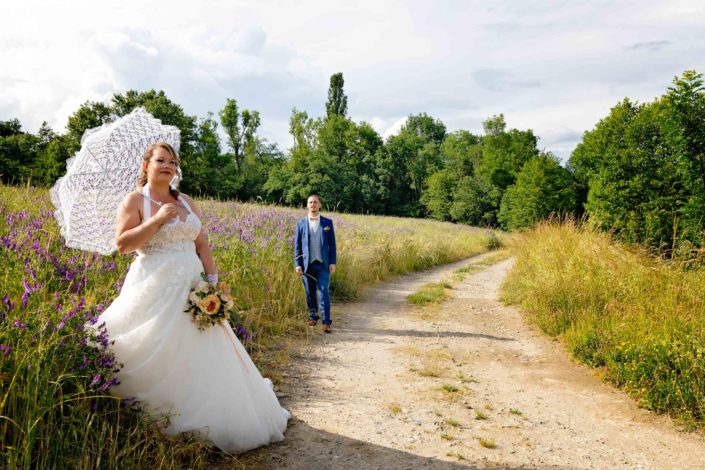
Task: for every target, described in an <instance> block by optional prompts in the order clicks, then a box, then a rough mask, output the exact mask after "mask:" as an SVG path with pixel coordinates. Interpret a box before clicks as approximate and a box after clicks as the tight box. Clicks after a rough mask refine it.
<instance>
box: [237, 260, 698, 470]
mask: <svg viewBox="0 0 705 470" xmlns="http://www.w3.org/2000/svg"><path fill="white" fill-rule="evenodd" d="M477 260H478V258H475V259H473V260H468V261H464V262H461V263H456V264H453V265H447V266H444V267H441V268H438V269H435V270H433V271H427V272H424V273H417V274H413V275H409V276H404V277H400V278H398V279H396V280H394V281H392V282H388V283H384V284H381V285H378V286H376V287H375V288H373V289H370V290H368V291H367V292H366V294H365V296H364V297H365V299H364V300H363V301H361V302H358V303H351V304H344V305H334V308H333V320H334V332H333V333H332V334H330V335H328V334H323V333H322V332H320V329H319V328H316V329H315V330H314V331H313V334H312V337H311V341H310V342H308V343H307V344H306V345H302V346H300V347H298V348H296V349H297V352H296V353H293V354H292V359H291V366H290V371H289V373H287V374H286V375H285V382H286V383H285V384H284V386H283V388H282V391H281V395H282V403H283V404H284V405H285V406H286V407H288V408H289V409H290V410H291V412H292V413H293V416H294V418H293V419H292V421H291V422H290V428H289V430H288V431H287V434H286V440H285V441H284V442H283V443H280V444H276V445H272V446H269V447H267V448H264V449H260V450H257V451H254V452H252V453H250V454H248V455H246V456H244V457H245V458H244V462H246V463H247V464H248V466H252V467H253V468H272V469H275V468H276V469H307V470H318V469H358V470H363V469H364V470H366V469H424V468H428V469H456V468H570V469H593V468H595V469H597V468H599V469H614V468H620V469H621V468H626V469H669V468H672V469H705V438H704V437H703V436H702V435H701V434H697V433H684V432H679V431H678V430H677V428H676V427H675V426H674V425H673V424H672V423H671V422H670V421H669V420H668V419H667V418H665V417H662V416H657V415H654V414H653V413H649V412H647V411H644V410H641V409H639V408H637V406H636V405H635V404H634V402H633V401H632V400H631V399H630V398H628V397H627V396H626V395H625V394H624V393H622V392H620V391H618V390H616V389H615V388H613V387H611V386H609V385H606V384H603V383H601V382H600V381H599V380H598V379H596V378H595V376H594V375H593V373H592V372H591V371H590V370H589V369H588V368H586V367H584V366H582V365H580V364H577V363H575V362H574V361H572V360H571V359H570V358H569V357H568V355H567V353H566V352H565V351H564V349H563V348H562V346H561V345H560V344H559V343H558V342H556V341H553V340H551V339H549V338H547V337H546V336H544V335H543V334H542V333H540V332H539V331H538V330H536V329H535V328H534V327H532V326H530V325H528V324H527V323H526V321H525V320H524V319H523V318H522V316H521V314H520V312H519V311H518V310H517V309H515V308H511V307H506V306H504V305H502V303H501V302H499V301H498V300H497V291H498V287H499V285H500V283H501V281H502V279H503V278H504V276H505V275H506V273H507V272H508V270H509V269H510V268H511V260H508V261H503V262H501V263H499V264H496V265H494V266H492V267H490V268H488V269H485V270H484V271H481V272H479V273H477V274H475V275H469V276H467V277H466V278H465V280H463V281H461V282H458V283H455V284H454V289H453V291H452V292H453V297H452V298H451V299H449V300H447V301H445V302H443V303H442V304H440V305H437V306H431V307H425V308H419V307H414V306H411V305H410V304H408V302H407V301H406V296H407V295H408V294H410V293H412V292H414V291H415V290H416V289H418V288H419V287H420V286H421V285H423V284H425V283H428V282H434V281H439V280H444V279H449V278H450V277H451V275H452V273H453V272H454V271H455V270H456V269H457V268H459V267H461V266H465V265H467V264H469V263H472V262H476V261H477ZM493 445H494V447H492V446H493ZM487 446H489V447H487Z"/></svg>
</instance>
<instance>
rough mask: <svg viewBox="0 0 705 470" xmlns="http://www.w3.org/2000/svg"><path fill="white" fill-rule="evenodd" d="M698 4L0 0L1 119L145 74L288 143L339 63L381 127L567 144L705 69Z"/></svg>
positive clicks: (193, 108) (41, 114)
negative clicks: (253, 120) (506, 130)
mask: <svg viewBox="0 0 705 470" xmlns="http://www.w3.org/2000/svg"><path fill="white" fill-rule="evenodd" d="M703 13H705V5H703V4H701V2H696V1H688V0H675V1H665V0H662V1H657V0H646V1H636V0H621V1H607V0H605V1H591V2H569V1H567V0H543V1H535V2H515V1H509V0H503V1H493V2H480V1H467V2H466V1H455V0H439V1H438V2H426V1H421V0H412V1H405V2H379V1H373V0H360V1H355V2H349V1H342V0H303V1H300V2H287V1H284V0H261V1H257V2H254V1H251V2H250V1H231V0H206V1H203V2H200V4H199V5H198V6H196V5H195V4H194V3H193V2H185V1H183V0H174V1H166V0H155V1H150V2H139V1H137V0H121V1H119V2H118V1H117V0H106V1H103V2H95V3H92V4H91V3H86V2H82V1H79V0H64V1H49V0H45V1H42V0H24V1H23V2H13V3H12V4H11V5H5V4H3V5H2V6H0V63H2V64H3V68H2V69H0V119H10V118H14V117H17V118H19V119H20V120H21V122H22V123H23V126H24V127H25V128H27V129H29V130H31V131H36V129H38V127H39V125H40V124H41V122H42V121H44V120H46V121H49V123H50V124H51V125H52V126H53V127H54V128H55V129H57V130H61V129H62V128H63V127H64V125H65V124H66V119H67V117H68V116H69V115H70V114H71V113H73V112H74V111H75V110H76V108H77V107H78V106H79V105H80V104H81V103H83V102H84V101H86V100H107V99H109V98H110V96H111V95H112V94H113V93H115V92H124V91H126V90H127V89H131V88H134V89H140V90H147V89H151V88H154V89H162V90H164V91H165V93H166V94H167V96H169V97H170V98H171V99H172V100H174V101H175V102H177V103H179V104H181V105H182V106H183V107H184V109H185V110H186V112H187V113H190V114H195V115H198V116H200V117H203V116H205V114H206V112H208V111H213V112H217V111H218V110H219V109H220V108H222V106H223V104H224V103H225V99H226V98H235V99H237V100H238V102H239V103H240V105H241V106H242V107H245V108H250V109H257V110H260V112H261V114H262V122H263V124H262V128H261V131H262V134H263V135H264V136H265V137H267V138H268V139H270V140H272V141H275V142H278V143H279V144H280V146H281V147H283V148H286V147H288V146H289V145H290V143H291V139H290V137H289V136H288V134H287V129H288V119H289V115H290V112H291V109H292V108H293V107H296V108H298V109H301V110H305V111H308V112H309V114H311V115H312V116H316V115H320V114H322V112H323V106H324V102H325V99H326V89H327V86H328V78H329V77H330V75H331V74H332V73H335V72H343V73H344V77H345V80H346V91H347V93H348V96H349V112H350V115H351V117H352V118H353V119H355V120H358V121H359V120H366V121H368V122H370V123H371V124H372V125H373V127H375V129H377V130H378V131H379V132H380V133H381V134H382V135H385V136H388V135H390V133H395V132H397V131H398V129H399V127H400V126H401V125H402V124H403V122H404V120H405V119H406V116H408V115H409V114H416V113H421V112H426V113H428V114H430V115H432V116H433V117H435V118H438V119H441V120H442V121H443V122H444V123H445V124H446V126H447V127H448V129H449V131H453V130H456V129H460V128H463V129H469V130H471V131H474V132H481V129H482V121H483V120H484V119H486V118H488V117H489V116H491V115H494V114H499V113H504V114H505V116H506V117H507V121H508V125H509V126H510V127H517V128H532V129H533V130H534V131H535V132H536V133H537V135H539V136H540V137H541V140H540V145H542V146H543V147H545V148H546V149H547V150H552V151H554V152H555V153H557V154H559V155H560V156H562V157H564V158H565V157H567V156H568V155H569V153H570V151H571V150H572V148H573V147H574V145H575V143H577V141H579V139H580V136H581V135H582V133H583V132H584V131H585V130H586V129H590V128H591V127H593V126H594V124H595V123H596V122H597V120H598V119H600V118H602V117H604V116H605V115H606V114H607V113H608V112H609V108H610V107H611V106H613V105H614V104H616V103H617V102H618V101H619V100H621V99H622V98H624V97H625V96H629V97H631V98H632V99H634V100H638V101H648V100H651V99H653V98H654V97H656V96H658V95H660V94H662V93H663V92H664V91H665V89H666V87H667V86H668V85H669V83H670V81H671V79H672V78H673V76H675V75H679V74H680V73H682V72H683V71H684V70H686V69H696V70H699V71H703V72H705V29H703V28H702V26H703V18H705V16H704V15H703Z"/></svg>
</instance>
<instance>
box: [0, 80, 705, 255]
mask: <svg viewBox="0 0 705 470" xmlns="http://www.w3.org/2000/svg"><path fill="white" fill-rule="evenodd" d="M137 106H144V107H145V108H146V109H147V110H148V111H149V112H150V113H152V114H153V115H154V116H155V117H157V118H159V119H161V120H162V122H163V123H165V124H171V125H175V126H177V127H178V128H179V129H180V130H181V151H180V154H181V160H182V171H183V174H184V181H183V183H182V190H183V191H184V192H187V193H190V194H195V195H202V196H211V197H217V198H222V199H238V200H261V201H264V202H276V203H281V204H287V205H300V204H301V203H302V201H304V200H305V198H306V196H307V195H308V194H310V193H311V192H316V193H318V194H320V195H321V197H322V199H323V201H324V204H325V205H327V207H328V209H335V210H339V211H346V212H356V213H373V214H385V215H398V216H410V217H431V218H435V219H438V220H444V221H451V222H457V223H464V224H470V225H478V226H491V227H502V228H505V229H514V228H520V227H526V226H530V225H532V224H534V223H535V222H536V221H539V220H542V219H544V218H546V217H548V216H550V215H551V214H574V215H577V216H580V215H582V214H583V213H586V214H587V215H588V216H589V219H590V220H592V221H595V223H597V224H598V225H599V226H600V227H602V228H604V229H608V230H613V231H615V232H616V233H619V234H620V235H622V236H624V237H625V238H626V239H628V240H630V241H635V242H642V243H646V244H648V245H650V246H654V247H658V248H660V249H664V250H669V249H672V248H673V247H674V246H675V245H676V241H677V240H680V241H681V242H688V243H691V244H692V245H693V246H702V241H703V240H702V238H703V233H702V232H703V230H702V220H703V215H705V209H704V207H705V206H704V205H703V202H705V201H703V198H704V197H705V113H703V111H705V91H704V88H703V81H702V76H701V75H700V74H697V73H696V72H694V71H687V72H685V73H684V74H683V75H682V77H676V78H675V79H674V82H673V86H672V87H670V88H669V89H668V90H667V92H666V93H665V94H664V95H663V96H662V97H660V98H658V99H656V100H654V101H653V102H650V103H645V104H638V103H633V102H631V101H630V100H628V99H625V100H623V101H621V102H620V103H618V104H617V105H616V106H615V107H613V108H612V109H611V110H610V112H609V114H608V115H607V117H605V118H604V119H602V120H600V121H599V122H598V123H597V125H596V126H595V128H594V129H592V130H590V131H587V132H585V134H584V136H583V139H582V141H581V143H580V144H579V145H578V146H577V148H576V149H575V150H574V152H573V153H572V155H571V156H570V159H569V160H568V162H567V166H562V165H561V163H560V161H559V159H558V158H557V157H556V156H554V155H553V154H551V153H550V152H547V151H545V150H542V149H539V147H538V139H537V137H536V136H535V135H534V133H533V131H532V130H530V129H528V130H518V129H507V125H506V122H505V119H504V116H503V115H501V114H500V115H498V116H492V117H489V118H488V119H487V120H486V121H484V122H483V133H482V134H481V135H476V134H473V133H471V132H469V131H467V130H458V131H454V132H448V131H447V129H446V126H445V125H444V124H443V122H441V121H440V120H439V119H436V118H434V117H432V116H429V115H428V114H426V113H419V114H412V115H409V116H408V118H407V120H406V122H405V124H404V125H403V126H402V128H401V129H400V131H399V132H398V133H396V134H395V135H392V136H389V137H388V138H387V139H383V138H382V137H381V136H380V135H379V133H377V132H376V131H375V129H374V128H372V126H371V125H370V124H368V123H366V122H355V121H354V120H352V119H351V118H350V117H349V115H348V102H347V96H346V95H345V91H344V79H343V75H342V73H336V74H334V75H332V76H331V78H330V85H329V89H328V100H327V102H326V105H325V109H324V110H323V113H322V115H321V116H310V115H309V114H308V113H307V112H305V111H300V110H297V109H296V108H294V109H293V110H292V112H291V116H290V120H289V132H290V134H291V136H292V138H293V145H292V147H291V148H290V149H288V150H287V151H282V150H281V149H279V148H278V146H277V145H276V144H273V143H270V142H268V141H267V140H266V139H264V138H262V137H261V136H260V135H258V130H259V127H260V125H261V119H260V115H259V112H257V111H256V110H248V109H241V108H240V107H239V106H238V103H237V101H236V100H235V99H226V101H225V104H224V107H223V109H221V110H220V111H219V112H218V113H217V116H216V115H215V114H214V113H208V114H207V115H206V116H205V117H203V118H197V117H195V116H189V115H187V114H186V113H184V111H183V108H182V107H181V106H179V105H178V104H177V103H175V102H173V101H171V100H170V99H169V98H168V97H167V96H166V95H165V94H164V92H163V91H155V90H150V91H147V92H139V91H135V90H130V91H127V92H125V93H117V94H115V95H113V97H112V99H111V101H110V102H109V103H99V102H90V101H89V102H86V103H84V104H83V105H81V106H80V107H79V109H78V110H77V111H76V112H75V113H74V114H73V115H71V116H70V117H69V119H68V123H67V126H66V133H64V134H59V133H55V132H54V131H53V130H52V129H51V128H50V127H49V126H48V125H47V124H46V123H44V124H43V125H42V127H41V128H40V130H39V131H38V133H37V134H31V133H28V132H24V131H22V129H21V125H20V122H19V121H18V120H16V119H13V120H10V121H0V178H2V181H3V182H5V183H21V182H26V181H27V180H29V179H30V178H31V181H32V184H37V185H45V186H49V185H51V184H53V182H54V181H55V180H56V179H57V178H58V177H59V176H61V174H63V172H64V171H65V162H66V159H67V158H69V157H70V156H71V155H73V154H74V153H75V152H76V151H77V150H78V148H79V146H80V139H81V136H82V135H83V132H84V131H85V130H86V129H88V128H91V127H96V126H99V125H101V124H104V123H108V122H111V121H113V120H115V119H117V118H119V117H120V116H124V115H125V114H127V113H129V112H131V111H132V110H133V109H134V108H135V107H137ZM219 126H222V129H223V134H224V135H225V136H226V138H225V140H226V142H225V143H223V142H221V138H220V133H219V132H218V128H219Z"/></svg>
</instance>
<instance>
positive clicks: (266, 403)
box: [96, 185, 291, 453]
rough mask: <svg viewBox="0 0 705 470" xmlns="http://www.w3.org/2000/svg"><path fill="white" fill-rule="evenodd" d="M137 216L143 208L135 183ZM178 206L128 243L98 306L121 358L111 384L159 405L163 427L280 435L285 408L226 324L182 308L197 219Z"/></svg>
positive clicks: (202, 434) (248, 436)
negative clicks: (116, 277) (128, 261)
mask: <svg viewBox="0 0 705 470" xmlns="http://www.w3.org/2000/svg"><path fill="white" fill-rule="evenodd" d="M144 191H145V206H144V220H147V219H148V218H149V217H150V214H151V205H152V204H151V202H150V200H149V199H148V198H149V186H148V185H146V186H145V187H144ZM179 199H180V201H181V203H182V204H183V205H184V206H185V207H186V208H187V209H188V215H187V217H186V219H185V220H183V221H182V220H179V218H178V217H177V218H175V219H173V220H172V221H171V222H170V223H167V224H165V225H163V226H162V227H161V228H160V229H159V231H158V232H157V233H156V235H155V236H154V237H152V238H151V240H150V241H149V242H148V243H146V244H145V245H144V246H143V247H142V249H141V250H139V251H138V254H139V256H138V257H137V258H136V259H135V261H134V262H133V263H132V265H131V267H130V270H129V272H128V274H127V277H126V278H125V282H124V285H123V287H122V291H121V292H120V295H119V296H118V297H117V299H115V301H114V302H113V303H112V304H111V305H110V307H108V308H107V309H106V310H105V312H103V314H102V315H101V316H100V319H99V321H98V323H96V325H100V324H101V323H102V322H105V324H106V327H107V332H108V336H109V339H110V341H111V342H112V341H114V343H113V344H111V345H110V348H111V350H112V351H113V352H114V354H115V358H116V361H117V362H118V363H121V364H123V368H122V369H121V370H120V371H119V372H118V374H117V377H118V379H119V380H120V384H119V385H117V386H115V387H113V389H112V391H113V393H115V394H116V395H118V396H120V397H123V398H128V397H129V398H135V399H137V400H138V401H139V402H140V403H141V404H142V405H143V406H144V407H145V409H146V410H147V411H148V412H149V413H150V414H151V415H153V416H155V417H159V416H161V415H169V421H168V426H167V427H165V428H164V429H163V432H165V433H166V434H169V435H174V434H178V433H182V432H190V433H195V434H197V435H198V436H199V438H200V439H203V440H205V441H206V442H209V443H212V444H214V445H216V446H218V447H219V448H220V449H222V450H224V451H226V452H230V453H240V452H244V451H246V450H249V449H253V448H255V447H259V446H261V445H265V444H268V443H270V442H276V441H280V440H282V439H283V438H284V435H283V433H284V430H285V429H286V426H287V420H288V419H289V417H290V416H291V415H290V414H289V412H288V411H287V410H285V409H284V408H282V407H281V406H280V405H279V402H278V400H277V397H276V396H275V394H274V391H273V390H272V383H271V381H270V380H269V379H264V378H262V376H261V375H260V373H259V371H258V370H257V368H256V367H255V365H254V363H253V362H252V360H251V359H250V357H249V355H248V354H247V352H246V350H245V348H244V347H243V346H242V345H241V344H240V341H238V339H237V337H236V336H235V335H234V334H233V331H232V329H231V328H230V327H229V326H225V327H221V326H218V325H215V326H213V327H210V328H208V329H207V330H205V331H199V330H198V328H197V327H196V325H195V324H194V323H193V322H192V321H191V316H190V314H188V313H186V312H184V310H186V305H187V296H188V294H189V292H190V290H191V288H192V285H193V282H194V281H197V280H199V279H200V275H201V272H202V270H203V266H202V264H201V261H200V259H199V258H198V256H197V255H196V251H195V244H194V240H195V239H196V237H197V235H198V233H199V231H200V229H201V221H200V220H199V219H198V217H197V216H196V214H194V213H193V212H191V208H190V207H189V206H188V204H187V203H186V201H184V200H183V198H179Z"/></svg>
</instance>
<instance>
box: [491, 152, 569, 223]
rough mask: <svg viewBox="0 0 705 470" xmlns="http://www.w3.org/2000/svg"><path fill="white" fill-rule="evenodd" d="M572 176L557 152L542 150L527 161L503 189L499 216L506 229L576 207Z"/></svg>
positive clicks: (566, 211) (534, 221)
mask: <svg viewBox="0 0 705 470" xmlns="http://www.w3.org/2000/svg"><path fill="white" fill-rule="evenodd" d="M572 180H573V179H572V176H571V174H570V172H568V170H566V169H565V168H563V167H562V166H561V165H560V163H559V161H558V158H556V157H555V156H554V155H551V154H546V153H542V154H540V155H539V156H538V157H535V158H532V159H531V160H529V161H527V162H526V163H525V164H524V167H523V168H522V170H521V172H519V174H518V175H517V179H516V182H515V184H514V185H512V186H510V187H509V188H508V189H507V191H506V192H505V193H504V197H503V198H502V203H501V206H500V210H499V214H498V218H499V221H500V222H501V224H502V226H503V227H504V228H506V229H515V228H521V227H528V226H530V225H533V224H535V223H536V222H539V221H541V220H544V219H546V218H548V217H549V216H550V215H551V214H554V213H568V212H573V211H574V210H575V205H576V200H575V199H576V198H575V191H574V190H573V181H572Z"/></svg>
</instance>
